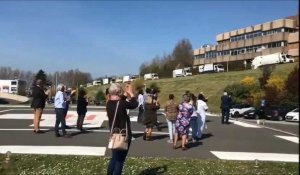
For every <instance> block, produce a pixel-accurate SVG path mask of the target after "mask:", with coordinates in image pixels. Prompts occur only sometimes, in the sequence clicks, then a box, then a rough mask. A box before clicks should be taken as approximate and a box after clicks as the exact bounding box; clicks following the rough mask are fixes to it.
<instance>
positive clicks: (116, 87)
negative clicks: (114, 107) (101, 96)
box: [108, 83, 123, 96]
mask: <svg viewBox="0 0 300 175" xmlns="http://www.w3.org/2000/svg"><path fill="white" fill-rule="evenodd" d="M108 93H109V95H118V96H120V95H122V94H123V89H122V86H121V84H119V83H112V84H111V85H110V87H109V89H108Z"/></svg>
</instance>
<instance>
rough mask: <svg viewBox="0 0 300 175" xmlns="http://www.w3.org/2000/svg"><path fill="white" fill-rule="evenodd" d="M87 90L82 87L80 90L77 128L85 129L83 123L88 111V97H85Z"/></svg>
mask: <svg viewBox="0 0 300 175" xmlns="http://www.w3.org/2000/svg"><path fill="white" fill-rule="evenodd" d="M85 95H86V92H85V90H84V89H80V90H79V92H78V100H77V114H78V118H77V129H79V130H80V131H83V129H82V125H83V121H84V118H85V114H86V112H87V105H88V102H87V99H86V98H85Z"/></svg>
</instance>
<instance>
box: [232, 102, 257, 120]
mask: <svg viewBox="0 0 300 175" xmlns="http://www.w3.org/2000/svg"><path fill="white" fill-rule="evenodd" d="M250 109H252V110H254V109H255V108H254V107H253V106H251V105H248V104H235V105H233V106H232V107H231V108H230V112H229V113H230V116H231V117H234V118H237V117H239V116H241V115H243V114H244V112H246V111H248V110H250Z"/></svg>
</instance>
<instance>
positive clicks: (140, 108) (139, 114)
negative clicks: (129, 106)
mask: <svg viewBox="0 0 300 175" xmlns="http://www.w3.org/2000/svg"><path fill="white" fill-rule="evenodd" d="M143 115H144V107H143V105H140V106H139V113H138V119H137V122H138V123H142V122H143Z"/></svg>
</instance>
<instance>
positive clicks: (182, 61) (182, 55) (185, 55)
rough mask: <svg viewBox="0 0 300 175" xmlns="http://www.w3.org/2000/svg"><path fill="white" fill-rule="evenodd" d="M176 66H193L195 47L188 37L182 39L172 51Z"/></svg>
mask: <svg viewBox="0 0 300 175" xmlns="http://www.w3.org/2000/svg"><path fill="white" fill-rule="evenodd" d="M172 56H173V59H174V61H175V64H176V66H177V65H180V66H179V67H180V68H183V67H191V66H193V48H192V45H191V43H190V41H189V40H188V39H182V40H180V41H179V42H178V43H177V44H176V46H175V48H174V50H173V53H172Z"/></svg>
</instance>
